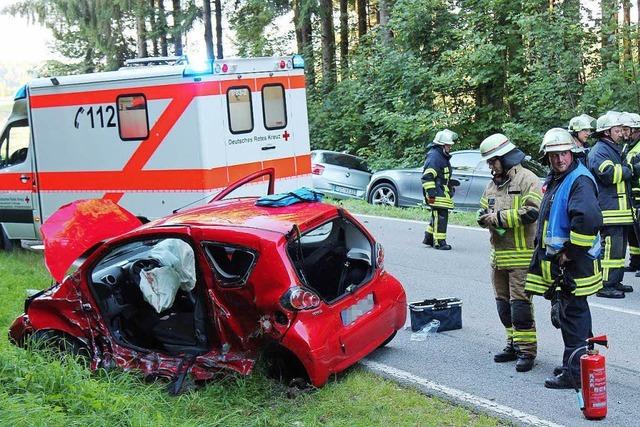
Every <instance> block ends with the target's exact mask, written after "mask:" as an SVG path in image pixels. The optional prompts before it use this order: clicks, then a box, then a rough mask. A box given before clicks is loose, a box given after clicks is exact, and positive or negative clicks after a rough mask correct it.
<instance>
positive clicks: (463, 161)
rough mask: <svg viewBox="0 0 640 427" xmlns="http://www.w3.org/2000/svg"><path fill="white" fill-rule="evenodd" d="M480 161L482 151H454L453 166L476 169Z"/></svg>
mask: <svg viewBox="0 0 640 427" xmlns="http://www.w3.org/2000/svg"><path fill="white" fill-rule="evenodd" d="M479 161H480V153H453V154H452V155H451V167H452V168H455V169H470V170H471V169H474V168H475V167H476V165H477V164H478V162H479Z"/></svg>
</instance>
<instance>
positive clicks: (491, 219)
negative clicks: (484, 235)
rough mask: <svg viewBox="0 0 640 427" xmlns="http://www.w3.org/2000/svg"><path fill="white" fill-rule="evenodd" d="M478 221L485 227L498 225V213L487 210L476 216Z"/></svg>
mask: <svg viewBox="0 0 640 427" xmlns="http://www.w3.org/2000/svg"><path fill="white" fill-rule="evenodd" d="M478 223H482V224H484V226H485V227H494V228H497V227H498V213H496V212H489V213H487V214H484V215H482V216H481V217H480V218H478Z"/></svg>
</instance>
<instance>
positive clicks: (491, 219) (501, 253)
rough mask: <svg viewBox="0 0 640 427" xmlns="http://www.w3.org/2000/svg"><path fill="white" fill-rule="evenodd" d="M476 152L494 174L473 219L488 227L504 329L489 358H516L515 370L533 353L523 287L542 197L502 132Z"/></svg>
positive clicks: (529, 364) (526, 366) (529, 365)
mask: <svg viewBox="0 0 640 427" xmlns="http://www.w3.org/2000/svg"><path fill="white" fill-rule="evenodd" d="M480 154H481V155H482V158H483V160H486V161H487V163H488V164H489V168H490V169H491V174H492V175H493V179H492V180H491V182H489V184H488V185H487V188H486V189H485V190H484V194H483V195H482V198H481V199H480V207H481V210H480V211H479V212H478V214H479V216H478V224H480V226H482V227H484V228H488V229H489V231H490V232H491V247H492V251H491V267H492V273H491V279H492V280H491V281H492V282H493V289H494V293H495V298H496V305H497V309H498V316H499V317H500V321H501V322H502V324H503V325H504V327H505V329H506V332H507V346H506V347H505V348H504V350H502V352H500V353H498V354H496V355H495V356H494V358H493V360H494V361H495V362H497V363H501V362H509V361H514V360H515V361H516V371H518V372H526V371H530V370H531V369H532V368H533V364H534V360H535V358H536V354H537V340H536V328H535V321H534V318H533V305H532V304H531V296H530V295H527V294H526V293H525V290H524V286H525V279H526V276H527V269H528V267H529V263H530V262H531V257H532V256H533V248H534V245H533V241H534V237H535V231H536V220H537V219H538V210H539V208H540V201H541V200H542V195H541V192H540V181H539V179H538V177H537V176H536V175H535V174H534V173H533V172H531V171H530V170H528V169H525V168H524V167H523V166H522V161H523V160H524V159H525V155H524V153H523V152H522V151H520V150H519V149H518V148H516V146H515V145H514V144H513V143H512V142H511V141H510V140H509V139H508V138H507V137H506V136H504V135H502V134H499V133H497V134H494V135H491V136H490V137H488V138H486V139H485V140H484V141H482V143H481V144H480Z"/></svg>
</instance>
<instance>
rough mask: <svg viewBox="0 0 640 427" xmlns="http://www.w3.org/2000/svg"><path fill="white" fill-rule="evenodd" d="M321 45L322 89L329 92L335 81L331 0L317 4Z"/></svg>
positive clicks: (323, 0) (334, 43) (334, 46)
mask: <svg viewBox="0 0 640 427" xmlns="http://www.w3.org/2000/svg"><path fill="white" fill-rule="evenodd" d="M318 6H319V12H320V13H319V15H320V30H321V45H322V91H323V93H325V94H326V93H329V92H331V90H332V89H333V88H334V86H335V83H336V58H335V52H336V36H335V33H334V29H333V0H320V2H319V4H318Z"/></svg>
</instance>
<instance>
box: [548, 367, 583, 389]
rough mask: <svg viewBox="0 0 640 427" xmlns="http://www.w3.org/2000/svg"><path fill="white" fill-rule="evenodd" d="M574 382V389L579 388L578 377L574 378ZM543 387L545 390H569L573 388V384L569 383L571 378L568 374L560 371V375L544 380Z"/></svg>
mask: <svg viewBox="0 0 640 427" xmlns="http://www.w3.org/2000/svg"><path fill="white" fill-rule="evenodd" d="M574 380H575V383H576V387H578V388H580V377H579V376H578V378H575V379H574ZM544 386H545V387H546V388H555V389H569V388H573V383H572V382H571V378H570V377H569V372H568V371H562V373H561V374H560V375H557V376H555V377H551V378H547V379H546V380H544Z"/></svg>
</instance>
